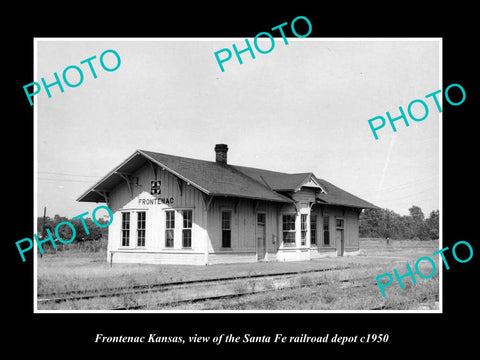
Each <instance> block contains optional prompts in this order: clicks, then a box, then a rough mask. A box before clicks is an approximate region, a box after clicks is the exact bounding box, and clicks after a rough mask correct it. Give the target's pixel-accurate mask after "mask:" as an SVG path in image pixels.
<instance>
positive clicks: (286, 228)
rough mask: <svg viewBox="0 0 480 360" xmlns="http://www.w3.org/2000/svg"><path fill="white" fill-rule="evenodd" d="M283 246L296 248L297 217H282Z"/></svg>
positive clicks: (290, 215) (288, 215)
mask: <svg viewBox="0 0 480 360" xmlns="http://www.w3.org/2000/svg"><path fill="white" fill-rule="evenodd" d="M282 232H283V245H284V246H295V215H294V214H284V215H283V217H282Z"/></svg>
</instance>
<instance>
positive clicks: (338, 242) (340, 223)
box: [335, 219, 345, 256]
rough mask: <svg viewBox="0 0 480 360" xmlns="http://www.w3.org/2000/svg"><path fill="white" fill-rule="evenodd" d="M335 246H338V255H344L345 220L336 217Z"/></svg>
mask: <svg viewBox="0 0 480 360" xmlns="http://www.w3.org/2000/svg"><path fill="white" fill-rule="evenodd" d="M335 222H336V224H335V225H336V226H335V246H336V247H337V256H343V252H344V251H345V236H344V233H343V232H344V220H343V219H335Z"/></svg>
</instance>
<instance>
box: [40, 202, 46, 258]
mask: <svg viewBox="0 0 480 360" xmlns="http://www.w3.org/2000/svg"><path fill="white" fill-rule="evenodd" d="M46 216H47V207H46V206H44V207H43V224H42V237H43V238H45V235H46V233H45V217H46ZM40 257H41V258H42V257H43V254H42V253H41V252H40Z"/></svg>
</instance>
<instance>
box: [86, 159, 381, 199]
mask: <svg viewBox="0 0 480 360" xmlns="http://www.w3.org/2000/svg"><path fill="white" fill-rule="evenodd" d="M148 162H151V163H153V164H157V165H158V166H160V167H161V168H163V169H165V170H167V171H169V172H170V173H172V174H173V175H175V176H177V177H178V178H180V179H182V180H184V181H185V182H187V183H188V184H190V185H191V186H193V187H195V188H197V189H198V190H200V191H201V192H203V193H204V194H206V195H211V196H231V197H240V198H249V199H257V200H266V201H276V202H284V203H292V202H293V200H292V199H290V198H289V197H287V196H284V195H282V194H281V193H280V192H282V193H288V192H296V191H298V190H300V188H301V187H302V186H307V187H314V188H318V191H317V201H318V202H319V203H324V204H330V205H340V206H350V207H357V208H377V207H376V206H375V205H373V204H371V203H369V202H367V201H365V200H362V199H360V198H358V197H357V196H355V195H352V194H350V193H349V192H347V191H344V190H342V189H340V188H339V187H337V186H335V185H333V184H331V183H329V182H328V181H325V180H323V179H318V178H317V177H315V175H314V174H313V173H298V174H288V173H282V172H277V171H270V170H264V169H256V168H251V167H245V166H237V165H230V164H222V163H218V162H213V161H205V160H197V159H192V158H186V157H181V156H174V155H168V154H162V153H157V152H152V151H146V150H137V151H135V152H134V153H133V154H132V155H131V156H129V157H128V158H127V159H126V160H125V161H123V162H122V163H121V164H120V165H118V166H117V167H116V168H114V169H113V170H112V171H110V172H109V173H108V174H107V175H105V176H104V177H103V178H102V179H101V180H99V181H98V182H97V183H96V184H95V185H93V186H92V187H90V188H89V189H88V190H87V191H86V192H85V193H84V194H82V195H81V196H80V197H79V198H78V199H77V201H87V202H104V201H105V199H104V197H103V196H102V193H106V192H109V191H111V190H112V189H113V188H114V187H115V186H117V185H118V184H120V183H121V182H122V181H125V180H124V179H125V176H126V175H127V174H132V173H134V172H135V171H136V170H137V169H139V168H140V167H142V166H144V165H145V164H147V163H148Z"/></svg>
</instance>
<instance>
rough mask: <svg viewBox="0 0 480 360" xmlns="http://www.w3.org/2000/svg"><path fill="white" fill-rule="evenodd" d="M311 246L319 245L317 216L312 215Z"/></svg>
mask: <svg viewBox="0 0 480 360" xmlns="http://www.w3.org/2000/svg"><path fill="white" fill-rule="evenodd" d="M310 244H311V245H317V215H315V214H310Z"/></svg>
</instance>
